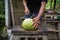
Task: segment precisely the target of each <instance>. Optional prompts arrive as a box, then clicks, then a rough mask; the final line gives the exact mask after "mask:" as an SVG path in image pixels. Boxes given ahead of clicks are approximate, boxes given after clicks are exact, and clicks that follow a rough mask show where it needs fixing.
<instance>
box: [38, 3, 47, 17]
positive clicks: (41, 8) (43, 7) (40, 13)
mask: <svg viewBox="0 0 60 40" xmlns="http://www.w3.org/2000/svg"><path fill="white" fill-rule="evenodd" d="M41 4H42V5H41V7H40V10H39V14H38V17H39V18H40V17H41V15H42V14H43V12H44V9H45V5H46V3H45V2H42V3H41Z"/></svg>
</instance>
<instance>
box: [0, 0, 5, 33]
mask: <svg viewBox="0 0 60 40" xmlns="http://www.w3.org/2000/svg"><path fill="white" fill-rule="evenodd" d="M4 6H5V5H4V0H0V34H1V33H2V30H3V28H4V27H5V11H4V10H5V7H4Z"/></svg>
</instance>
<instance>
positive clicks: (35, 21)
mask: <svg viewBox="0 0 60 40" xmlns="http://www.w3.org/2000/svg"><path fill="white" fill-rule="evenodd" d="M33 21H34V23H33V27H34V28H37V27H38V26H39V24H40V17H35V18H33Z"/></svg>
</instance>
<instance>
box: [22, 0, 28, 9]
mask: <svg viewBox="0 0 60 40" xmlns="http://www.w3.org/2000/svg"><path fill="white" fill-rule="evenodd" d="M23 5H24V8H25V9H27V2H26V0H23Z"/></svg>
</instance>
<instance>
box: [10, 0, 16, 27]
mask: <svg viewBox="0 0 60 40" xmlns="http://www.w3.org/2000/svg"><path fill="white" fill-rule="evenodd" d="M10 7H11V15H12V23H13V26H15V20H14V14H13V4H12V0H10Z"/></svg>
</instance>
